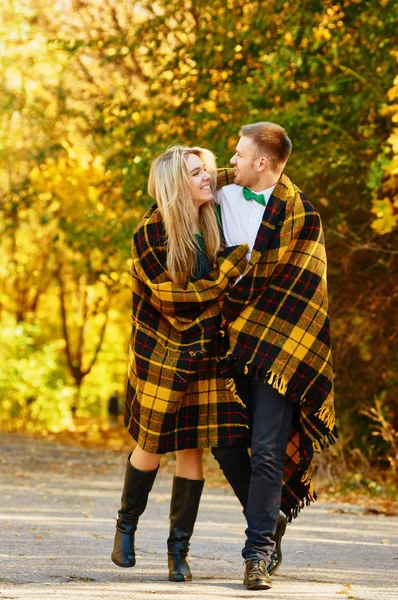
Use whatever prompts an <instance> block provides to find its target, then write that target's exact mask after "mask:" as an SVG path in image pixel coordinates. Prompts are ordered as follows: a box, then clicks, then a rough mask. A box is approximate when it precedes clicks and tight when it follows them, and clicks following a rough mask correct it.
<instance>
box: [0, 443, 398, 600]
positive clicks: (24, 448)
mask: <svg viewBox="0 0 398 600" xmlns="http://www.w3.org/2000/svg"><path fill="white" fill-rule="evenodd" d="M124 466H125V456H122V455H121V454H120V453H115V452H111V451H104V450H87V449H82V448H76V447H69V446H62V445H59V444H56V443H53V442H47V441H44V440H33V439H29V438H25V437H23V436H20V435H12V434H1V433H0V467H1V479H0V498H1V503H0V599H1V600H5V599H14V598H15V599H20V598H24V599H28V600H36V599H40V600H41V599H43V600H44V599H47V598H57V599H58V600H59V599H62V600H72V599H73V600H75V599H79V600H80V599H87V600H100V599H101V600H102V599H109V600H110V599H112V600H125V599H126V600H127V599H128V600H132V599H134V600H144V599H145V600H146V599H149V598H151V599H153V598H154V597H157V596H158V597H161V598H162V599H164V600H176V598H178V597H183V598H185V597H189V598H190V599H192V600H196V599H198V600H199V599H200V600H205V599H206V600H207V599H213V598H220V599H225V600H226V599H229V598H253V597H256V596H257V597H258V596H260V597H266V598H267V599H268V600H276V599H278V600H283V599H292V600H293V599H294V600H300V599H313V600H332V599H334V600H339V598H340V599H343V598H351V599H356V600H384V599H386V600H387V599H389V600H393V599H394V600H397V599H398V517H387V516H372V515H366V514H364V509H363V508H361V507H360V506H355V505H342V504H333V503H323V502H317V503H316V504H314V505H312V506H311V507H308V508H305V509H304V510H303V511H302V512H301V513H300V515H299V517H298V518H297V519H295V521H294V522H293V523H292V524H291V525H289V526H288V529H287V532H286V535H285V537H284V539H283V546H282V547H283V553H284V556H283V564H282V566H281V568H280V570H279V571H278V573H277V574H276V575H275V576H274V577H273V587H272V589H270V590H264V591H251V592H249V591H248V590H246V589H245V588H244V586H243V585H242V575H243V561H242V558H241V547H242V543H243V540H244V529H245V521H244V518H243V515H242V513H241V510H240V505H239V503H238V501H237V500H236V498H235V497H234V496H233V494H232V493H231V492H230V491H229V490H228V489H227V488H225V489H216V488H212V487H206V486H205V490H204V493H203V497H202V502H201V507H200V511H199V516H198V521H197V524H196V528H195V533H194V536H193V538H192V541H191V551H190V560H189V562H190V566H191V569H192V572H193V577H194V580H193V581H192V582H190V583H172V582H168V581H167V555H166V539H167V534H168V510H169V498H170V490H171V484H172V474H171V473H169V472H166V473H165V472H163V473H162V472H160V474H159V476H158V478H157V480H156V482H155V485H154V488H153V490H152V493H151V495H150V499H149V502H148V507H147V510H146V512H145V513H144V515H143V516H142V518H141V520H140V523H139V529H138V532H137V538H136V541H137V544H136V545H137V564H136V566H135V567H134V568H133V569H121V568H118V567H116V566H115V565H114V564H113V563H112V562H111V560H110V552H111V549H112V542H113V535H114V527H115V514H116V512H117V509H118V507H119V500H120V494H121V486H122V481H123V474H124Z"/></svg>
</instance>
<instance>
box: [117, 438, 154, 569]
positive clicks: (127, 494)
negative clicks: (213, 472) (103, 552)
mask: <svg viewBox="0 0 398 600" xmlns="http://www.w3.org/2000/svg"><path fill="white" fill-rule="evenodd" d="M159 461H160V455H159V454H151V453H150V452H146V451H145V450H142V448H140V447H139V446H137V447H136V448H135V450H134V452H132V454H130V456H129V457H128V459H127V465H126V474H125V479H124V488H123V493H122V501H121V508H120V510H119V513H118V516H117V521H116V535H115V542H114V547H113V552H112V561H113V562H114V563H115V564H116V565H118V566H119V567H134V565H135V551H134V535H135V532H136V529H137V524H138V519H139V517H140V516H141V515H142V513H143V512H144V510H145V508H146V505H147V501H148V495H149V492H150V491H151V489H152V486H153V482H154V481H155V477H156V474H157V472H158V467H159Z"/></svg>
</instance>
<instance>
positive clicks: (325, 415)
mask: <svg viewBox="0 0 398 600" xmlns="http://www.w3.org/2000/svg"><path fill="white" fill-rule="evenodd" d="M315 416H316V417H318V419H319V420H320V421H322V423H325V425H326V427H327V428H328V429H330V430H333V428H334V425H335V417H334V411H333V410H331V409H330V407H329V406H321V408H320V409H319V410H318V412H317V413H315Z"/></svg>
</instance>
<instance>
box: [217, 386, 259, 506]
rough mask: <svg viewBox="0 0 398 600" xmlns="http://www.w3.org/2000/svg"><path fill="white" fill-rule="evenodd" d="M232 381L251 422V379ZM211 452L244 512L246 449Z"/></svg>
mask: <svg viewBox="0 0 398 600" xmlns="http://www.w3.org/2000/svg"><path fill="white" fill-rule="evenodd" d="M234 379H235V383H236V389H237V392H238V394H239V397H240V398H241V400H242V402H244V403H245V404H246V407H247V410H248V415H249V421H251V394H252V390H251V378H250V377H248V376H247V375H237V376H236V377H235V378H234ZM211 452H212V454H213V456H214V458H215V459H216V460H217V462H218V464H219V465H220V468H221V470H222V472H223V473H224V475H225V478H226V480H227V481H228V483H229V485H230V486H231V487H232V489H233V491H234V492H235V496H236V497H237V498H238V500H239V502H240V503H241V505H242V507H243V512H245V510H246V506H247V498H248V495H249V486H250V478H251V471H252V468H251V463H250V455H249V451H248V449H247V448H243V447H239V446H236V447H235V446H233V447H229V446H227V447H224V446H222V447H218V448H212V449H211Z"/></svg>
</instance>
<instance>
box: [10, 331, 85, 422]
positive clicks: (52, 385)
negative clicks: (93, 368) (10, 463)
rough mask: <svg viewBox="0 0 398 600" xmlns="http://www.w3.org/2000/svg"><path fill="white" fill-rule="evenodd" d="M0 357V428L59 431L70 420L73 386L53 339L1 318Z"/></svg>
mask: <svg viewBox="0 0 398 600" xmlns="http://www.w3.org/2000/svg"><path fill="white" fill-rule="evenodd" d="M1 334H2V343H1V347H0V360H1V363H2V365H3V368H2V370H1V374H0V424H1V426H2V427H3V428H6V429H7V428H10V429H20V430H23V429H27V430H28V431H29V430H33V431H34V430H41V431H43V430H44V431H47V430H48V431H61V430H62V429H65V428H67V427H68V426H69V425H70V424H71V412H70V402H71V399H72V397H73V393H74V390H73V388H72V387H71V386H69V385H68V384H67V382H66V381H65V375H64V372H63V370H62V369H61V368H60V365H59V364H58V361H57V355H58V353H59V350H58V349H57V343H56V342H50V343H44V344H42V343H41V341H40V330H39V328H38V327H37V326H34V325H29V324H19V325H16V323H15V322H13V321H12V320H11V319H10V320H7V321H6V322H3V324H2V328H1Z"/></svg>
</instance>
